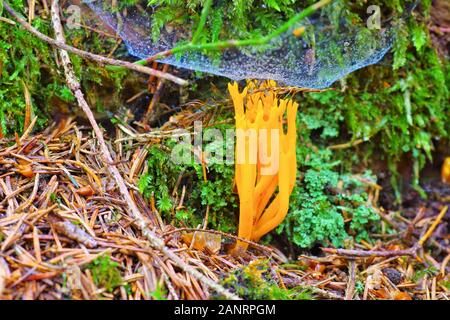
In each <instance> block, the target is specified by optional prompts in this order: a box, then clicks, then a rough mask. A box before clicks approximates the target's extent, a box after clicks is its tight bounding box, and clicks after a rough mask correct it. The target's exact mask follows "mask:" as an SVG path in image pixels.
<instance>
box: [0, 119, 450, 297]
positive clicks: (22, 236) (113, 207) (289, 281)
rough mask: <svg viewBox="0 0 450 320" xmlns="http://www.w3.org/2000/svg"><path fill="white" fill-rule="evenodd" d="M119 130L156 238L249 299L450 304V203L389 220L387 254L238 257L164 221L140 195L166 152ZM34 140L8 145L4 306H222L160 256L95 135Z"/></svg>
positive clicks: (118, 153) (130, 179)
mask: <svg viewBox="0 0 450 320" xmlns="http://www.w3.org/2000/svg"><path fill="white" fill-rule="evenodd" d="M117 130H118V132H119V131H120V134H119V133H118V134H117V137H116V140H115V141H114V142H111V140H109V139H108V140H107V144H108V148H109V149H110V152H111V153H112V154H113V155H114V159H115V161H116V165H117V167H118V168H119V170H120V171H121V174H122V176H123V177H126V179H127V181H126V183H127V185H128V187H129V189H130V190H132V198H133V200H134V201H135V203H136V205H137V206H138V207H139V209H140V211H141V212H143V213H145V219H146V220H147V224H148V226H149V228H150V229H151V230H153V231H154V232H155V233H156V234H157V235H158V236H160V237H161V238H162V239H164V242H165V244H166V246H167V247H168V248H170V250H171V251H172V252H173V253H175V254H176V255H177V256H178V257H179V258H181V259H182V260H183V261H185V262H186V263H187V264H189V265H190V266H192V267H194V268H195V269H196V270H198V271H199V272H201V273H202V274H203V275H204V276H206V277H208V278H209V279H211V280H213V281H215V282H218V283H221V284H222V285H223V286H224V287H225V288H227V289H229V290H230V291H232V292H235V293H237V294H238V295H239V296H241V297H242V298H284V299H302V298H314V299H397V300H410V299H441V300H448V299H449V285H450V278H449V273H448V271H449V260H450V246H449V238H448V217H449V213H448V212H447V211H446V208H447V206H448V205H449V200H448V198H447V197H445V194H443V195H442V198H441V199H440V202H439V201H438V202H439V203H438V204H436V199H434V200H433V201H434V202H433V204H432V206H430V207H424V206H423V205H426V203H427V202H425V203H421V207H420V208H419V207H417V208H416V211H415V214H416V215H415V216H411V212H409V215H406V216H403V215H402V214H401V212H399V211H393V210H392V211H387V212H384V213H383V214H384V215H385V216H386V217H388V218H389V220H390V221H393V222H394V225H395V226H396V234H380V235H374V236H375V238H376V237H378V238H379V240H377V241H376V242H375V244H370V243H367V242H364V241H362V242H361V243H360V244H353V245H352V246H351V247H349V248H345V249H337V250H336V249H333V248H329V249H324V251H322V252H321V253H320V256H317V254H316V256H313V255H311V253H310V252H305V254H304V255H300V256H299V257H298V258H297V259H287V258H286V257H285V256H284V255H283V253H281V251H280V249H278V248H276V247H274V248H269V247H266V246H263V245H258V244H253V245H252V244H250V250H249V252H248V253H247V254H245V255H243V256H241V257H238V258H236V257H232V256H231V255H228V254H227V250H226V247H227V241H228V245H229V242H230V241H236V237H235V236H233V235H227V234H226V233H223V232H217V231H214V230H197V229H187V228H185V229H179V230H178V229H176V228H175V227H174V226H171V225H169V224H166V223H165V222H164V220H163V219H162V217H161V216H160V214H159V212H158V211H157V210H156V209H155V207H154V206H153V205H152V204H151V201H148V200H147V199H144V198H143V197H142V195H141V194H140V193H139V191H138V188H137V187H136V185H137V180H138V176H139V174H140V172H141V171H142V170H143V166H144V163H145V161H143V160H144V159H141V157H143V156H144V157H145V153H143V152H142V150H143V149H145V148H148V147H149V146H150V145H151V144H152V143H154V142H152V141H148V142H146V143H142V142H133V139H123V138H124V137H125V135H126V133H125V131H122V130H120V129H117ZM29 132H30V130H28V132H27V133H25V134H24V135H23V136H22V137H21V138H19V137H16V138H15V139H14V138H13V139H5V138H4V139H1V140H0V199H1V200H0V246H1V249H0V250H1V251H0V298H1V299H137V300H139V299H211V298H219V297H218V296H217V295H216V294H215V293H214V292H212V291H211V290H209V289H208V288H206V286H205V285H204V284H202V283H200V282H199V281H198V280H197V279H195V278H193V277H192V276H190V275H189V274H188V273H186V272H184V271H183V270H181V269H180V268H178V267H177V266H176V263H174V262H173V261H171V260H170V259H168V258H167V257H166V256H165V255H163V254H162V253H161V252H159V251H157V250H153V249H150V248H149V246H148V243H147V240H146V238H145V236H143V235H142V234H141V232H140V231H139V230H140V229H139V228H138V226H136V222H135V221H134V219H133V218H132V217H131V216H130V213H129V209H128V207H127V204H126V203H125V202H124V201H122V200H120V197H119V191H118V189H117V186H116V184H115V183H114V179H113V177H112V176H111V174H110V172H109V171H108V170H106V169H105V168H107V166H105V164H104V163H103V162H102V161H103V160H102V157H101V155H100V154H101V152H100V149H99V144H98V141H96V139H95V138H94V137H93V133H92V131H91V130H89V129H88V128H85V127H80V126H77V124H76V123H75V122H72V121H70V120H67V121H63V122H61V123H60V124H59V125H54V126H52V127H50V128H48V129H46V130H45V131H43V132H41V133H37V134H35V135H30V134H29ZM382 192H383V191H382ZM438 200H439V199H438ZM380 210H381V208H380ZM444 210H445V211H444ZM409 211H411V209H409ZM430 230H431V231H430ZM446 230H447V231H446ZM227 238H228V239H227ZM226 239H227V241H225V240H226ZM421 239H423V240H421ZM416 244H420V247H419V246H416ZM411 248H414V253H412V252H410V250H411ZM398 250H400V251H398ZM401 250H403V252H402V251H401ZM355 252H356V254H355ZM349 253H350V254H349ZM352 253H353V254H352ZM383 253H384V254H383ZM255 270H257V272H255ZM275 289H276V290H275ZM275 292H276V293H277V294H275ZM300 293H301V294H300Z"/></svg>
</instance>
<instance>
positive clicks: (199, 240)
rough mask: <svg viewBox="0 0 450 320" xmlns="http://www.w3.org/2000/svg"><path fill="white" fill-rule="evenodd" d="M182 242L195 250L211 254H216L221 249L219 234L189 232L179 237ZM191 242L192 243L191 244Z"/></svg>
mask: <svg viewBox="0 0 450 320" xmlns="http://www.w3.org/2000/svg"><path fill="white" fill-rule="evenodd" d="M181 238H182V239H183V241H184V242H185V243H186V244H187V245H188V246H190V247H192V248H194V249H196V250H204V249H207V250H208V251H210V252H211V253H218V252H219V250H220V248H221V242H222V237H221V236H220V234H215V233H208V232H200V231H196V232H190V233H185V234H183V235H182V236H181ZM192 241H194V242H193V243H192Z"/></svg>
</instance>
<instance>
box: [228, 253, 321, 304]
mask: <svg viewBox="0 0 450 320" xmlns="http://www.w3.org/2000/svg"><path fill="white" fill-rule="evenodd" d="M270 270H271V268H270V266H269V261H268V260H263V259H260V260H254V261H252V262H250V263H249V264H248V265H247V266H245V267H243V268H242V269H238V270H235V271H234V272H232V273H231V274H230V275H229V276H228V277H227V278H225V279H224V280H222V284H223V285H224V286H225V287H226V288H229V289H231V290H233V291H234V292H236V293H237V294H238V295H239V296H240V297H242V298H244V299H249V300H312V299H313V296H312V293H311V292H310V291H309V290H308V289H305V288H301V287H297V288H292V289H283V288H280V287H279V286H278V285H277V284H276V283H275V281H274V280H273V279H272V278H271V276H270Z"/></svg>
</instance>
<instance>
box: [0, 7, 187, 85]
mask: <svg viewBox="0 0 450 320" xmlns="http://www.w3.org/2000/svg"><path fill="white" fill-rule="evenodd" d="M3 6H4V7H5V9H6V11H8V12H9V14H11V16H13V17H14V19H16V20H17V22H19V23H20V24H21V25H22V26H23V27H24V28H25V29H26V30H28V31H29V32H31V33H32V34H34V35H35V36H36V37H38V38H39V39H41V40H43V41H45V42H47V43H49V44H51V45H52V46H55V47H58V48H60V49H62V50H64V51H68V52H71V53H73V54H76V55H78V56H80V57H82V58H85V59H89V60H93V61H96V62H99V63H102V64H109V65H113V66H118V67H123V68H127V69H130V70H134V71H137V72H142V73H145V74H148V75H152V76H155V77H158V78H162V79H166V80H169V81H172V82H175V83H176V84H179V85H186V84H187V83H188V82H187V81H186V80H183V79H181V78H178V77H175V76H174V75H171V74H170V73H165V72H162V71H159V70H154V69H151V68H148V67H145V66H142V65H139V64H134V63H131V62H128V61H122V60H116V59H111V58H106V57H103V56H100V55H97V54H93V53H90V52H87V51H83V50H80V49H77V48H74V47H72V46H69V45H67V44H66V43H65V42H64V41H60V40H58V39H56V40H55V39H52V38H50V37H48V36H46V35H45V34H42V33H40V32H39V31H38V30H36V29H35V28H33V27H32V26H31V25H30V24H29V23H28V22H26V21H25V20H24V19H23V18H22V17H20V16H19V14H18V13H17V12H16V11H14V9H13V8H11V7H10V5H9V4H8V3H7V2H6V1H5V0H3Z"/></svg>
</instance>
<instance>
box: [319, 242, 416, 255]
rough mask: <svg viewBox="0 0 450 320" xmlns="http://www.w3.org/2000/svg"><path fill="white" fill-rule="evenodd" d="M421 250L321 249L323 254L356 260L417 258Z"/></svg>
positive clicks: (414, 248) (414, 247) (413, 248)
mask: <svg viewBox="0 0 450 320" xmlns="http://www.w3.org/2000/svg"><path fill="white" fill-rule="evenodd" d="M420 248H421V246H420V245H419V244H416V245H414V246H413V247H411V248H409V249H405V250H390V251H389V250H388V251H381V250H353V249H334V248H321V250H322V251H323V252H326V253H331V254H337V255H340V256H345V257H354V258H356V257H357V258H370V257H385V258H391V257H400V256H411V257H415V256H417V251H418V250H419V249H420Z"/></svg>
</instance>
